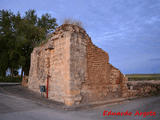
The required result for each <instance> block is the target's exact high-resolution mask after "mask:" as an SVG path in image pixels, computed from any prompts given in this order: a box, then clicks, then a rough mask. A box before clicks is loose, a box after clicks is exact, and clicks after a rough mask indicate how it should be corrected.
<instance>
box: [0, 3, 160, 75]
mask: <svg viewBox="0 0 160 120" xmlns="http://www.w3.org/2000/svg"><path fill="white" fill-rule="evenodd" d="M0 9H10V10H11V11H13V12H15V13H16V12H17V11H20V12H21V13H22V14H24V12H25V11H27V10H28V9H35V10H36V11H37V14H38V15H39V16H41V15H42V14H44V13H50V14H51V15H52V17H55V18H57V22H58V24H59V25H61V24H62V22H63V20H64V19H65V18H73V19H77V20H80V21H81V22H82V23H83V26H84V28H85V29H86V31H87V33H88V34H89V36H90V37H91V38H92V41H93V43H94V44H96V45H97V46H98V47H100V48H102V49H104V50H105V51H107V52H108V53H109V56H110V63H112V64H113V65H114V66H116V67H117V68H119V69H120V70H121V71H122V72H123V73H160V0H0Z"/></svg>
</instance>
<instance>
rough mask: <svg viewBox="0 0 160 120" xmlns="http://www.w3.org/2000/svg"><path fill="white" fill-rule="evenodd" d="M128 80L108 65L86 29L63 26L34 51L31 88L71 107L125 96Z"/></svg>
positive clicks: (107, 59)
mask: <svg viewBox="0 0 160 120" xmlns="http://www.w3.org/2000/svg"><path fill="white" fill-rule="evenodd" d="M126 82H127V79H126V78H125V76H124V75H123V74H122V73H121V72H120V71H119V70H118V69H117V68H115V67H113V66H112V65H111V64H110V63H109V56H108V53H106V52H105V51H103V50H102V49H100V48H98V47H97V46H95V45H94V44H93V43H92V41H91V38H90V37H89V36H88V34H87V33H86V32H85V30H84V29H82V28H81V27H79V26H77V25H72V24H63V25H61V26H60V27H58V28H57V29H56V30H55V32H54V33H53V34H52V37H51V38H50V39H49V40H48V42H47V43H45V44H43V45H41V46H39V47H36V48H34V50H33V52H32V54H31V66H30V72H29V79H28V88H29V89H31V90H33V91H36V92H40V88H39V87H40V86H41V85H45V86H46V89H47V92H46V96H47V97H48V98H49V99H51V100H54V101H58V102H62V103H64V104H66V105H68V106H71V105H75V104H83V103H92V102H96V101H104V100H108V99H112V98H119V97H124V96H126V93H127V85H126Z"/></svg>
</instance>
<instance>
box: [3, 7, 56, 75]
mask: <svg viewBox="0 0 160 120" xmlns="http://www.w3.org/2000/svg"><path fill="white" fill-rule="evenodd" d="M56 27H57V23H56V19H55V18H52V17H51V15H49V14H47V13H46V14H44V15H42V16H41V17H37V15H36V12H35V10H28V11H27V12H25V15H24V16H23V17H22V16H21V15H20V13H19V12H18V13H17V14H13V13H12V12H11V11H7V10H1V11H0V56H1V58H0V74H1V76H2V75H3V76H5V73H6V70H7V69H10V70H11V75H12V76H13V74H14V71H17V69H19V68H21V69H22V73H21V75H22V74H23V72H24V74H25V75H28V74H29V67H30V54H31V52H32V50H33V48H34V47H35V46H37V45H38V44H39V43H41V42H42V41H44V40H45V39H46V37H47V35H48V34H49V33H51V32H53V31H54V30H55V28H56Z"/></svg>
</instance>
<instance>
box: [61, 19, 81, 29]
mask: <svg viewBox="0 0 160 120" xmlns="http://www.w3.org/2000/svg"><path fill="white" fill-rule="evenodd" d="M63 24H72V25H77V26H79V27H82V28H83V26H82V22H81V21H79V20H74V19H70V18H67V19H64V21H63Z"/></svg>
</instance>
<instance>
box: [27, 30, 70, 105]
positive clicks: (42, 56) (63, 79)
mask: <svg viewBox="0 0 160 120" xmlns="http://www.w3.org/2000/svg"><path fill="white" fill-rule="evenodd" d="M47 77H48V81H49V89H48V98H49V99H52V100H55V101H59V102H65V99H67V97H68V95H69V80H70V34H69V33H68V32H62V31H61V30H57V32H55V33H54V35H53V37H51V38H50V39H49V40H48V42H47V43H46V44H44V45H42V46H40V47H37V48H35V49H34V50H33V52H32V54H31V66H30V73H29V83H28V87H29V88H30V89H32V90H34V91H36V92H40V89H39V86H40V85H45V86H47Z"/></svg>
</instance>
